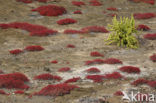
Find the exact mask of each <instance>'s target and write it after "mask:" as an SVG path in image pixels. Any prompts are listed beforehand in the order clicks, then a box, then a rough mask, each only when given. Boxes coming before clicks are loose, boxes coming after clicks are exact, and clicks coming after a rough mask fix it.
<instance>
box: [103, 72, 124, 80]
mask: <svg viewBox="0 0 156 103" xmlns="http://www.w3.org/2000/svg"><path fill="white" fill-rule="evenodd" d="M104 78H105V79H121V78H123V76H122V75H121V74H120V73H119V72H113V73H110V74H105V75H104Z"/></svg>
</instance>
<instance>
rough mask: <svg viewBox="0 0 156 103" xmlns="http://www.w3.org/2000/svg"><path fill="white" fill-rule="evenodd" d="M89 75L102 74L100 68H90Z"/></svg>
mask: <svg viewBox="0 0 156 103" xmlns="http://www.w3.org/2000/svg"><path fill="white" fill-rule="evenodd" d="M86 72H87V73H100V72H101V71H100V70H99V69H98V68H94V67H92V68H89V69H87V70H86Z"/></svg>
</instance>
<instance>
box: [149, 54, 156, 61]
mask: <svg viewBox="0 0 156 103" xmlns="http://www.w3.org/2000/svg"><path fill="white" fill-rule="evenodd" d="M150 59H151V60H152V61H153V62H156V54H153V55H152V56H150Z"/></svg>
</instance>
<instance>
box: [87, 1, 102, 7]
mask: <svg viewBox="0 0 156 103" xmlns="http://www.w3.org/2000/svg"><path fill="white" fill-rule="evenodd" d="M89 3H90V5H91V6H101V5H102V3H101V2H100V1H98V0H90V1H89Z"/></svg>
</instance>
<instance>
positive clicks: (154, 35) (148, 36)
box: [144, 33, 156, 40]
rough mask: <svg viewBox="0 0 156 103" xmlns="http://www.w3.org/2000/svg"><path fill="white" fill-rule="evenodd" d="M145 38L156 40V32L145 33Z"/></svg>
mask: <svg viewBox="0 0 156 103" xmlns="http://www.w3.org/2000/svg"><path fill="white" fill-rule="evenodd" d="M144 38H145V39H149V40H156V33H154V34H145V35H144Z"/></svg>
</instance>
